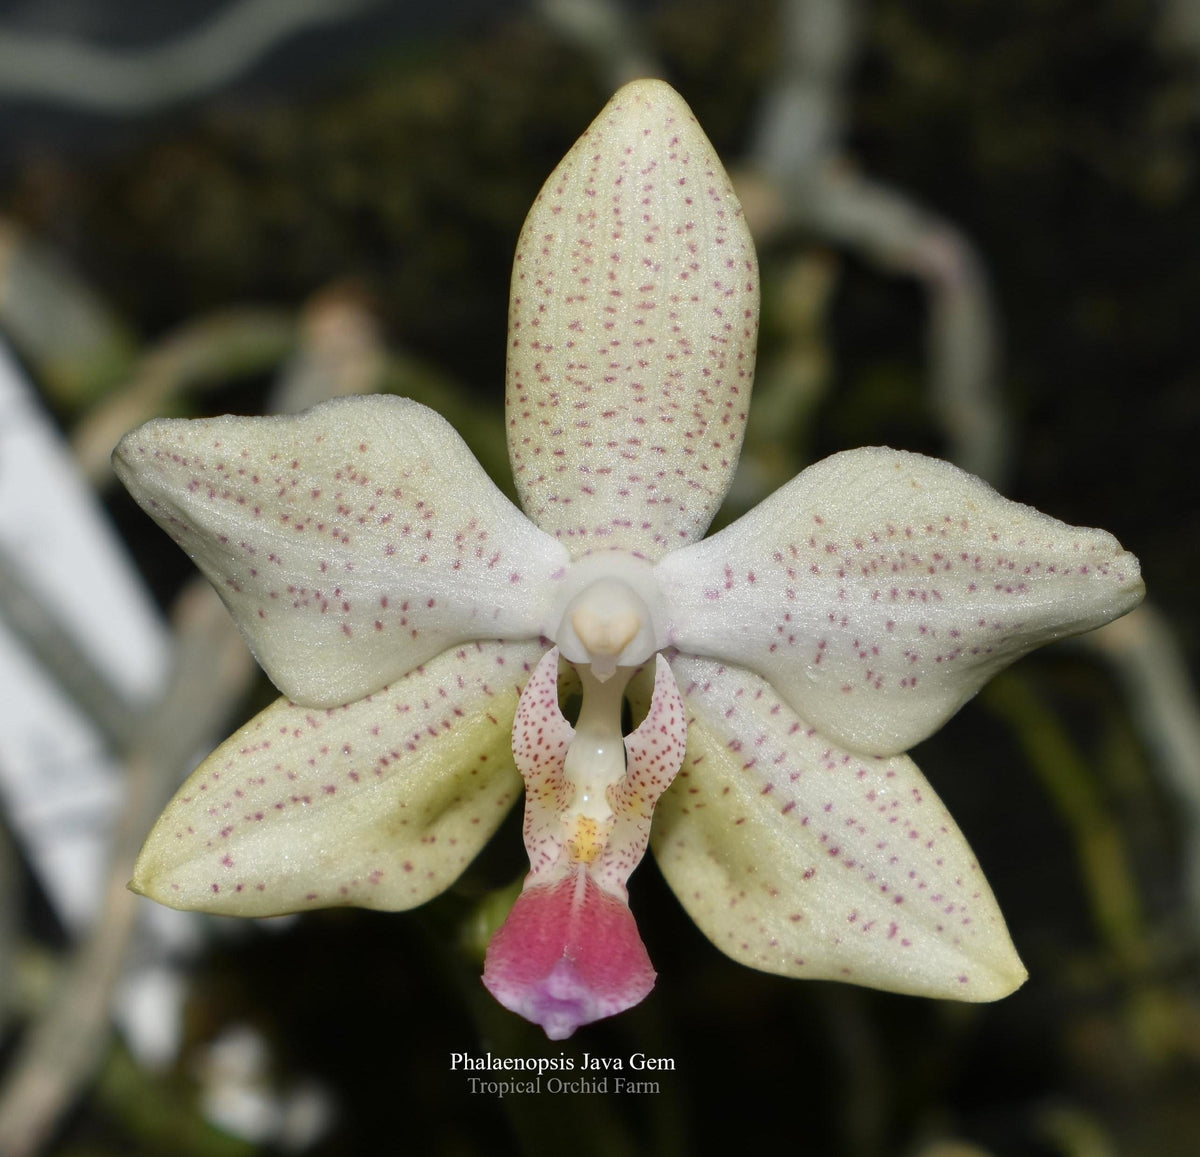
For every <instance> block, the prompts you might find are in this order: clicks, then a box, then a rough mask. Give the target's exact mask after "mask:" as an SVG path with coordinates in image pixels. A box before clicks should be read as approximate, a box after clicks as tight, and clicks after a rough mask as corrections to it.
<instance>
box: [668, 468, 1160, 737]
mask: <svg viewBox="0 0 1200 1157" xmlns="http://www.w3.org/2000/svg"><path fill="white" fill-rule="evenodd" d="M655 574H656V575H657V576H658V578H659V580H660V582H661V583H662V586H663V590H664V595H665V600H666V608H667V615H668V617H669V619H670V627H669V631H668V637H669V641H670V642H671V643H673V644H674V645H675V646H677V647H678V648H679V649H680V650H681V651H686V652H689V653H692V654H697V655H707V656H711V657H713V658H717V659H722V660H727V661H731V662H734V663H738V664H741V665H742V666H745V667H748V668H750V669H751V670H753V671H755V672H757V673H758V674H759V675H761V676H763V677H764V678H765V679H767V680H769V681H770V683H771V684H772V685H773V686H774V687H775V689H776V690H777V691H778V692H779V694H780V695H782V696H783V698H784V699H785V700H787V702H788V703H789V704H790V705H791V706H792V708H793V709H794V710H795V711H796V712H797V713H798V714H799V715H801V716H802V717H803V718H805V719H807V720H810V721H811V722H812V723H814V724H815V725H816V726H817V727H818V728H819V729H820V730H821V731H822V732H823V733H825V734H826V735H828V736H829V737H830V738H832V739H835V740H836V741H837V742H839V743H841V744H844V745H845V746H847V747H850V748H852V749H854V750H857V751H866V752H871V753H874V754H878V755H888V754H895V753H898V752H901V751H905V750H907V749H908V748H909V747H911V746H912V745H913V744H915V743H917V742H918V741H919V740H921V739H924V738H925V737H926V736H928V735H930V734H931V733H932V732H933V731H935V730H937V728H938V727H940V726H941V725H942V724H943V723H944V722H945V721H946V719H948V718H949V717H950V716H951V715H953V714H954V712H955V711H957V710H958V708H959V707H961V706H962V704H963V703H965V702H966V701H967V700H968V699H969V698H971V696H972V695H974V694H975V693H976V692H977V691H978V690H979V688H980V687H981V686H982V685H983V684H984V683H985V682H986V681H987V680H988V679H990V678H991V677H992V676H993V675H994V674H995V673H996V672H997V671H999V670H1000V669H1001V668H1003V667H1005V666H1007V665H1008V664H1009V663H1011V662H1012V661H1013V660H1014V659H1016V658H1018V657H1019V656H1021V655H1023V654H1024V653H1025V652H1027V651H1030V650H1032V649H1033V648H1034V647H1038V646H1041V645H1042V644H1043V643H1048V642H1051V641H1052V640H1054V639H1060V638H1064V637H1065V636H1068V635H1074V634H1078V633H1080V632H1082V631H1088V630H1091V629H1092V628H1093V627H1098V626H1100V625H1101V624H1103V623H1106V622H1108V621H1109V620H1111V619H1115V618H1117V617H1118V616H1120V615H1123V614H1124V613H1125V612H1126V611H1128V610H1130V609H1132V608H1133V607H1134V606H1136V605H1137V604H1138V603H1139V602H1140V601H1141V600H1142V597H1143V595H1144V593H1145V588H1144V586H1143V584H1142V580H1141V576H1140V571H1139V568H1138V562H1137V559H1136V558H1134V557H1133V555H1131V554H1129V553H1128V552H1126V551H1124V550H1122V549H1121V545H1120V544H1119V543H1118V542H1117V540H1116V539H1115V538H1113V536H1112V535H1111V534H1107V533H1105V532H1104V531H1102V530H1090V529H1081V528H1079V527H1073V526H1068V525H1067V524H1066V523H1063V522H1059V521H1058V520H1057V519H1054V518H1051V517H1049V516H1048V515H1045V514H1042V513H1041V512H1039V511H1037V510H1034V509H1033V508H1032V507H1029V506H1023V505H1021V504H1020V503H1017V502H1010V501H1009V500H1008V499H1006V498H1002V497H1001V496H1000V495H999V494H997V493H996V492H995V491H994V490H993V489H992V488H991V487H990V486H988V485H987V484H986V483H985V482H982V481H980V480H979V479H978V478H975V477H973V476H972V475H970V474H967V473H966V472H965V471H962V470H959V469H958V468H957V467H956V466H952V465H950V464H949V463H948V462H941V461H938V460H937V459H933V458H926V457H923V456H922V455H920V454H910V453H906V452H904V451H900V450H889V449H886V448H881V447H872V448H868V449H862V450H850V451H847V452H845V453H842V454H835V455H834V456H833V457H831V458H826V459H825V460H824V461H823V462H818V463H817V464H816V465H814V466H810V467H809V468H808V469H807V470H805V471H804V472H803V473H801V474H799V475H798V476H797V477H796V478H794V479H793V480H792V481H791V482H789V483H788V484H787V485H786V486H783V487H781V488H780V489H779V490H777V491H776V492H775V493H774V494H773V495H771V497H769V498H768V499H766V500H765V501H764V502H762V503H760V504H759V505H758V506H757V507H756V508H755V509H754V510H752V511H750V512H749V513H748V514H747V515H745V516H744V517H743V518H741V519H739V520H738V521H737V522H735V523H734V524H733V525H732V526H729V527H726V529H724V530H723V531H721V532H720V533H719V534H716V535H713V537H711V538H709V539H706V540H705V541H704V542H700V543H697V544H695V545H693V546H689V547H686V548H684V549H682V550H679V551H676V552H674V553H673V554H671V555H669V556H668V557H667V558H665V559H663V560H662V561H661V562H660V563H659V564H658V565H657V566H656V568H655Z"/></svg>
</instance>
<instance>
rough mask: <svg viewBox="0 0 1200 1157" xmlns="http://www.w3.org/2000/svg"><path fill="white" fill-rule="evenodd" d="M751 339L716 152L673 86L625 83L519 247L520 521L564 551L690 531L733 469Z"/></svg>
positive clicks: (637, 544) (513, 411)
mask: <svg viewBox="0 0 1200 1157" xmlns="http://www.w3.org/2000/svg"><path fill="white" fill-rule="evenodd" d="M757 333H758V268H757V263H756V259H755V255H754V246H753V243H752V241H751V239H750V234H749V231H748V229H747V228H746V224H745V222H744V221H743V219H742V210H741V207H740V206H739V204H738V202H737V199H736V197H735V196H734V194H733V190H732V188H731V186H730V183H729V178H728V176H727V175H726V173H725V170H724V169H723V168H722V167H721V162H720V161H719V160H718V159H717V155H716V153H715V152H714V151H713V148H712V145H711V144H709V141H708V138H707V137H705V135H704V132H703V130H702V129H701V128H700V126H699V125H698V124H697V123H696V120H695V118H694V117H693V116H692V113H691V110H690V109H689V108H688V107H687V105H686V104H685V103H684V102H683V100H682V99H681V98H680V96H679V95H678V94H677V93H676V92H674V91H673V90H672V89H671V88H670V87H668V86H667V85H665V84H663V83H662V82H661V81H654V80H641V81H635V82H634V83H632V84H629V85H626V86H625V87H624V88H622V89H621V90H620V92H618V93H617V94H616V95H615V96H614V97H613V98H612V100H611V101H610V102H609V103H608V105H607V106H606V107H605V108H604V110H603V112H601V113H600V115H599V117H597V118H596V120H595V122H594V123H593V124H592V126H591V127H590V128H589V129H588V130H587V132H586V133H585V134H584V135H583V137H582V138H581V139H580V140H579V141H578V142H577V143H576V145H575V146H574V147H573V148H572V149H571V151H570V152H569V153H568V154H567V156H566V157H565V158H564V159H563V161H562V163H561V164H560V165H559V166H558V168H557V169H555V170H554V172H553V173H552V174H551V176H550V179H549V180H548V181H547V182H546V184H545V186H544V187H543V189H542V191H541V193H540V194H539V196H538V199H537V201H536V202H535V203H534V206H533V208H532V210H530V213H529V217H528V219H527V220H526V222H525V227H524V229H523V230H522V232H521V238H520V241H519V242H518V244H517V255H516V261H515V264H514V266H513V281H512V300H511V304H510V309H509V350H508V391H507V396H506V403H505V404H506V409H507V416H508V449H509V456H510V457H511V459H512V464H513V472H514V474H515V476H516V482H517V490H518V491H519V493H520V496H521V502H522V505H523V506H524V507H525V509H526V510H527V511H528V512H529V515H530V517H531V518H532V519H533V520H534V521H535V522H536V523H537V524H538V525H539V526H540V527H542V529H544V530H546V531H549V532H550V533H551V534H554V535H556V536H557V537H558V538H560V539H561V540H562V541H563V542H564V543H566V544H567V545H568V546H569V548H570V550H571V553H572V555H573V556H576V557H578V556H579V555H582V554H586V553H588V552H589V551H592V550H596V549H605V548H610V547H619V548H622V549H625V550H629V551H633V552H635V553H638V554H641V555H643V556H644V557H646V558H650V559H655V558H659V557H661V556H662V555H663V554H664V553H665V552H666V551H668V550H672V549H674V548H675V547H677V546H680V545H682V544H684V543H687V542H692V541H694V540H696V539H698V538H699V537H700V536H701V535H702V534H703V533H704V531H705V529H706V528H707V527H708V524H709V522H710V521H711V520H712V517H713V515H714V514H715V513H716V510H717V507H718V506H719V505H720V503H721V500H722V498H723V497H724V496H725V492H726V490H728V488H729V484H730V481H731V479H732V477H733V471H734V468H735V466H736V465H737V459H738V453H739V451H740V448H741V444H742V434H743V432H744V430H745V425H746V408H747V406H748V405H749V403H750V388H751V383H752V381H753V375H754V352H755V342H756V340H757Z"/></svg>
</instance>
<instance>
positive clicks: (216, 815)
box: [132, 643, 545, 916]
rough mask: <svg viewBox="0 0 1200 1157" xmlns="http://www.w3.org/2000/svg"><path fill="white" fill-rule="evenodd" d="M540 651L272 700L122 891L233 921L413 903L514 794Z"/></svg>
mask: <svg viewBox="0 0 1200 1157" xmlns="http://www.w3.org/2000/svg"><path fill="white" fill-rule="evenodd" d="M544 650H545V648H544V646H543V645H541V644H538V643H478V644H469V645H466V646H463V647H459V648H455V649H453V650H451V651H448V652H446V653H444V654H442V655H439V656H438V657H437V658H435V659H434V660H432V661H431V662H429V663H427V664H426V665H425V666H424V667H421V668H418V669H417V670H415V671H413V672H411V673H410V674H409V675H406V676H405V677H404V678H402V679H400V680H398V681H397V682H395V683H394V684H392V685H391V686H390V687H386V688H384V689H383V690H381V691H379V692H377V693H375V694H373V695H369V696H367V697H366V698H364V699H360V700H358V701H356V702H354V703H350V704H348V705H346V706H344V707H335V708H330V709H328V710H322V709H317V708H310V707H298V706H296V705H295V704H293V703H290V702H288V701H287V700H286V699H281V700H279V701H277V702H276V703H275V704H274V705H273V706H271V707H268V708H267V709H266V710H265V711H263V712H261V713H260V714H259V715H258V716H256V717H255V718H254V719H252V720H251V721H250V722H249V723H248V724H246V726H245V727H243V728H242V729H241V730H240V731H238V732H237V733H236V734H234V735H233V736H231V737H230V738H229V739H228V740H227V741H226V742H225V743H223V744H222V745H221V746H220V747H219V748H218V749H217V750H216V751H215V752H213V754H212V755H211V756H209V758H208V759H206V760H205V761H204V763H202V764H201V765H200V767H199V768H197V769H196V771H195V772H194V773H193V774H192V776H191V777H190V778H189V779H188V780H187V782H186V783H185V784H184V785H183V786H182V787H181V788H180V790H179V792H178V793H177V794H176V796H175V798H174V799H173V800H172V801H171V803H170V804H168V805H167V808H166V810H165V811H164V812H163V814H162V816H161V817H160V818H159V820H158V823H157V824H156V825H155V827H154V829H153V831H152V832H151V833H150V836H149V838H148V839H147V841H146V845H145V847H144V848H143V849H142V853H141V856H140V858H139V859H138V863H137V867H136V869H135V873H134V878H133V882H132V887H133V888H134V890H135V891H138V892H141V893H143V894H145V895H147V896H149V897H151V898H152V899H154V900H158V901H159V902H160V903H163V904H168V905H170V906H171V907H175V908H191V909H198V910H201V911H205V912H214V913H223V914H227V915H232V916H269V915H278V914H280V913H283V912H294V911H299V910H302V909H307V908H324V907H330V906H336V905H355V906H358V907H363V908H378V909H384V910H393V911H394V910H400V909H405V908H412V907H415V906H416V905H418V904H422V903H424V902H425V901H426V900H428V899H430V898H431V897H433V896H436V895H437V894H438V893H439V892H441V891H442V890H443V889H445V888H446V887H448V886H449V885H450V884H451V883H453V882H454V880H455V879H456V878H457V877H458V875H459V874H460V873H461V872H462V871H463V869H464V868H465V867H466V866H467V865H468V864H469V863H470V861H471V860H472V859H473V858H474V856H475V855H476V853H477V852H478V851H479V850H480V848H481V847H482V846H483V844H484V843H485V842H486V841H487V839H488V838H489V837H490V836H491V834H492V833H493V831H495V829H496V827H497V825H498V824H499V823H500V821H501V820H502V819H503V818H504V816H505V814H506V813H507V812H508V809H509V807H510V806H511V805H512V804H513V803H514V802H515V801H516V800H517V798H518V797H519V796H520V794H521V777H520V775H519V774H518V773H517V770H516V768H515V766H514V765H513V758H512V750H511V733H512V723H513V717H514V715H515V713H516V708H517V699H518V695H519V693H520V689H521V687H522V686H523V685H524V683H525V681H526V680H527V679H528V677H529V673H530V671H532V669H533V667H534V666H535V665H536V663H537V661H538V659H539V658H540V657H541V654H542V652H543V651H544Z"/></svg>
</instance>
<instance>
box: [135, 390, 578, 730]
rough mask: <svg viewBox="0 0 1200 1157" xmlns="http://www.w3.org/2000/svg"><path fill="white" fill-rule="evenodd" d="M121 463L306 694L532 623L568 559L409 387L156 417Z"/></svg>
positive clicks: (377, 683) (525, 630)
mask: <svg viewBox="0 0 1200 1157" xmlns="http://www.w3.org/2000/svg"><path fill="white" fill-rule="evenodd" d="M114 465H115V467H116V470H117V473H118V475H119V476H120V478H121V480H122V481H123V482H124V483H125V485H126V486H127V487H128V488H129V490H130V492H131V493H132V494H133V496H134V497H135V498H136V499H137V500H138V502H139V503H140V504H141V505H142V506H143V507H144V508H145V509H146V511H147V512H148V513H149V514H150V515H151V516H152V517H153V518H154V519H155V520H156V521H157V522H158V523H159V525H160V526H162V527H163V529H164V530H166V531H167V533H168V534H170V535H171V537H172V538H174V539H175V541H176V542H178V543H179V545H180V546H182V547H183V549H184V550H185V551H187V553H188V554H189V555H190V556H191V557H192V559H193V560H194V561H195V563H196V565H197V566H198V567H199V568H200V569H201V570H202V571H203V572H204V574H205V575H206V577H207V578H208V579H209V581H210V582H212V584H213V585H214V586H215V587H216V589H217V591H218V593H219V594H220V595H221V597H222V598H223V599H224V600H225V603H226V605H227V606H228V607H229V609H230V612H231V613H232V614H233V616H234V618H235V619H236V620H237V622H238V626H239V627H240V628H241V630H242V632H243V634H245V636H246V639H247V641H248V642H249V643H250V646H251V648H252V649H253V651H254V654H255V656H256V657H257V659H258V661H259V662H260V663H261V664H262V665H263V667H264V669H265V670H266V672H267V674H268V675H270V677H271V679H272V680H273V681H274V683H275V685H276V686H277V687H278V688H279V689H280V690H281V691H282V692H283V693H284V694H285V695H287V696H288V697H289V698H291V699H293V700H295V701H296V702H299V703H307V704H310V705H315V706H319V707H332V706H334V705H336V704H339V703H350V702H353V701H354V700H356V699H359V698H361V697H362V696H363V695H366V694H368V693H370V692H372V691H375V690H377V689H378V688H380V687H382V686H383V685H384V684H386V683H389V682H391V681H392V680H394V679H397V678H399V676H401V675H403V674H404V673H405V672H406V671H409V670H411V669H412V668H413V667H415V666H417V664H419V663H423V662H425V661H426V660H428V659H431V658H433V656H435V655H438V654H440V653H441V652H442V651H444V650H446V648H447V647H451V646H453V645H455V644H456V643H460V642H464V641H466V640H469V639H497V638H499V639H514V638H515V639H520V638H526V639H528V638H534V639H536V638H537V637H538V636H539V635H540V634H541V632H542V630H543V629H544V628H545V624H544V619H545V617H546V615H547V613H548V609H549V607H550V605H551V603H552V600H553V598H554V587H555V585H556V584H555V582H554V581H553V580H554V578H555V577H559V576H561V574H562V572H563V569H564V567H565V565H566V563H567V561H568V560H567V553H566V551H565V550H564V549H563V547H562V546H560V545H559V544H558V543H556V542H555V541H554V540H553V539H552V538H550V537H549V536H547V535H545V534H543V533H542V532H541V531H539V530H538V529H537V527H535V526H534V525H533V524H532V523H531V522H530V521H529V520H528V519H527V518H526V517H525V516H524V515H523V514H522V513H521V512H520V511H519V510H518V509H517V508H516V507H515V506H513V504H512V503H511V502H509V501H508V499H507V498H505V497H504V495H503V494H501V493H500V491H499V490H498V489H497V488H496V486H495V485H494V484H493V483H492V481H491V480H490V479H489V478H488V476H487V475H486V474H485V473H484V471H483V468H482V467H481V466H480V465H479V463H478V462H476V461H475V459H474V457H473V456H472V455H471V452H470V451H469V450H468V449H467V447H466V444H465V443H464V442H463V440H462V439H461V438H460V437H459V436H458V434H457V433H456V432H455V431H454V429H453V427H451V426H450V425H449V423H447V422H446V421H445V420H444V419H443V418H441V417H440V416H439V415H438V414H435V413H434V412H433V411H432V410H430V409H427V408H426V407H424V406H421V405H419V404H418V403H416V402H413V401H410V400H409V399H407V398H396V397H388V396H375V397H362V398H339V399H336V400H334V401H331V402H326V403H324V404H322V405H320V406H315V407H314V408H313V409H311V410H308V411H306V412H305V413H303V414H297V415H295V416H286V417H269V418H238V417H223V418H213V419H208V420H203V421H185V420H160V421H155V422H149V423H147V424H146V425H145V426H142V427H141V428H139V429H137V430H134V431H133V432H132V433H131V434H128V435H126V436H125V438H123V439H122V440H121V443H120V445H119V446H118V447H117V451H116V454H115V455H114Z"/></svg>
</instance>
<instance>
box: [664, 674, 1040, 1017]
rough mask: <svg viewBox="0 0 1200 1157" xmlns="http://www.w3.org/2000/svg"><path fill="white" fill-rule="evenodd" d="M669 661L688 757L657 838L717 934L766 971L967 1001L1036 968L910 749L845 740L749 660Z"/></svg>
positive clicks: (698, 914)
mask: <svg viewBox="0 0 1200 1157" xmlns="http://www.w3.org/2000/svg"><path fill="white" fill-rule="evenodd" d="M671 666H672V669H673V670H674V672H675V676H676V679H677V680H678V682H679V686H680V688H681V689H682V690H683V698H684V703H685V705H686V707H687V710H688V744H687V756H686V758H685V761H684V765H683V769H682V770H681V771H680V773H679V775H678V776H677V778H676V780H675V782H674V783H673V784H672V785H671V787H670V788H669V789H668V791H667V792H666V794H665V795H664V796H663V798H662V799H661V800H660V801H659V805H658V812H657V814H656V815H655V818H654V828H653V835H652V847H653V849H654V854H655V856H656V858H657V859H658V862H659V865H660V867H661V868H662V871H663V875H664V876H665V877H666V879H667V881H668V883H669V884H670V885H671V887H672V889H673V890H674V891H675V894H676V895H677V896H678V897H679V899H680V901H681V902H682V903H683V905H684V907H685V908H686V909H687V911H688V913H689V914H690V915H691V917H692V919H693V920H695V921H696V923H697V924H698V925H699V927H700V928H701V929H702V930H703V932H704V933H705V935H706V936H708V937H709V939H710V940H712V942H713V943H714V944H715V945H716V946H717V947H718V948H720V949H721V950H722V951H723V952H725V953H726V954H728V955H729V956H731V957H732V958H733V959H734V960H737V961H739V962H740V963H742V964H746V965H749V966H750V967H751V968H759V969H762V970H763V971H765V972H774V973H779V974H781V975H784V976H793V977H807V978H810V979H828V980H841V981H847V982H850V983H853V984H863V985H869V986H871V987H873V988H880V989H884V990H887V991H892V992H905V993H913V994H916V995H921V996H934V997H942V998H946V999H954V1000H967V1001H984V1000H996V999H999V998H1000V997H1002V996H1007V995H1008V994H1009V993H1010V992H1012V991H1013V990H1014V989H1015V988H1017V987H1018V986H1019V985H1020V984H1021V983H1022V982H1023V981H1024V979H1025V975H1026V973H1025V969H1024V967H1023V966H1022V964H1021V961H1020V960H1019V958H1018V957H1017V953H1016V950H1015V949H1014V948H1013V945H1012V941H1011V940H1010V938H1009V935H1008V931H1007V929H1006V927H1005V924H1004V918H1003V917H1002V916H1001V914H1000V910H999V908H998V907H997V905H996V901H995V899H994V897H993V896H992V893H991V889H990V888H989V887H988V885H987V882H986V880H985V879H984V877H983V873H982V872H981V871H980V869H979V865H978V864H977V863H976V861H975V857H974V855H973V854H972V852H971V849H970V848H969V847H968V846H967V842H966V840H965V839H964V837H963V835H962V833H961V832H960V831H959V830H958V828H957V827H956V826H955V824H954V821H953V820H952V819H951V817H950V815H949V813H948V812H947V811H946V809H945V807H944V806H943V804H942V802H941V801H940V800H939V799H938V797H937V795H936V794H935V793H934V791H933V789H932V788H931V787H930V786H929V784H928V782H927V781H926V780H925V778H924V776H922V775H921V773H920V771H919V770H918V769H917V767H916V765H915V764H914V763H913V762H912V760H910V759H908V758H907V757H905V756H893V757H891V758H880V757H872V756H862V755H855V754H852V753H850V752H847V751H845V750H843V749H842V748H839V747H838V746H837V745H835V744H833V743H830V742H829V741H828V740H827V739H825V738H823V737H822V736H821V735H820V734H819V733H818V732H817V731H816V730H815V729H813V728H811V727H809V726H808V725H807V724H805V723H803V722H802V721H801V720H800V719H798V718H797V717H796V715H795V714H794V713H793V712H792V711H791V710H790V709H789V708H788V707H787V705H786V704H785V703H783V702H782V700H780V698H779V697H778V696H777V695H776V694H775V693H774V691H772V689H771V687H770V686H769V684H767V683H765V682H764V681H763V680H761V679H759V678H758V677H757V676H755V675H753V674H751V673H750V672H748V671H744V670H741V669H739V668H735V667H723V666H721V665H720V664H718V663H716V662H713V661H710V660H703V659H689V658H683V657H677V658H674V659H672V660H671Z"/></svg>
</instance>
